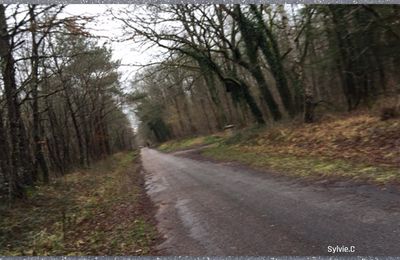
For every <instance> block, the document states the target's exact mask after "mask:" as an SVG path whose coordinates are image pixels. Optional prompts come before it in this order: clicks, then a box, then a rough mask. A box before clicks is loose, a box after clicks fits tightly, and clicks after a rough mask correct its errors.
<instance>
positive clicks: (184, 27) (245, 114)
mask: <svg viewBox="0 0 400 260" xmlns="http://www.w3.org/2000/svg"><path fill="white" fill-rule="evenodd" d="M114 19H117V20H119V21H121V22H122V23H123V25H124V30H125V36H126V40H129V41H135V42H139V43H143V44H144V45H145V46H149V47H151V46H157V47H158V48H161V49H162V50H164V51H165V53H164V55H163V56H162V57H163V58H162V59H161V60H160V61H159V62H154V63H153V64H151V65H148V66H145V67H144V68H143V69H142V70H141V71H140V73H138V74H137V75H136V80H135V81H133V87H134V88H135V91H134V93H133V94H132V95H131V96H130V100H131V102H133V104H134V105H135V109H136V113H137V115H138V117H139V119H140V122H141V124H140V128H139V134H140V135H142V136H143V138H144V139H146V140H152V141H154V142H162V141H165V140H168V139H171V138H180V137H184V136H188V135H193V134H206V133H212V132H215V131H219V130H222V129H223V128H224V127H225V126H226V125H229V124H234V125H237V126H239V127H243V126H249V125H253V124H258V125H268V124H272V123H274V122H277V121H281V120H294V119H296V118H299V117H300V118H302V120H303V121H304V122H306V123H312V122H314V121H315V120H316V116H315V110H316V108H317V107H318V106H324V108H325V109H328V110H335V111H343V112H345V111H353V110H355V109H358V108H359V107H363V106H371V105H372V104H373V103H374V102H375V101H376V100H378V98H379V97H381V96H395V95H398V93H399V79H400V78H399V75H398V73H397V70H398V69H399V65H400V59H399V58H400V52H399V47H398V46H399V43H400V41H399V40H400V39H399V36H400V12H399V6H397V5H223V4H215V5H201V4H186V5H147V6H141V7H138V6H134V7H132V8H130V9H129V8H128V9H127V10H126V11H122V12H120V13H118V14H114Z"/></svg>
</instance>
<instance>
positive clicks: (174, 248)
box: [141, 148, 400, 256]
mask: <svg viewBox="0 0 400 260" xmlns="http://www.w3.org/2000/svg"><path fill="white" fill-rule="evenodd" d="M141 153H142V161H143V167H144V170H145V174H146V184H147V190H148V193H149V195H150V197H151V199H152V200H153V201H154V203H155V204H156V206H157V207H158V211H157V216H156V217H157V220H158V222H159V223H158V228H159V230H160V232H161V234H162V235H163V236H164V238H165V240H164V242H163V243H162V244H161V245H160V246H159V250H160V254H163V255H166V254H167V255H214V256H215V255H247V256H249V255H253V256H254V255H349V256H350V255H392V256H393V255H400V195H399V193H398V192H396V191H381V190H379V189H378V188H374V187H372V186H368V185H361V186H360V185H358V186H355V185H353V186H349V183H345V182H344V183H338V184H337V185H330V186H324V185H318V184H304V183H300V182H299V181H295V180H288V179H283V178H277V177H272V175H269V174H268V173H267V172H257V171H254V170H251V169H248V168H246V167H239V166H232V165H227V164H226V163H214V162H207V161H204V160H203V161H202V160H193V159H189V158H184V157H182V156H176V155H173V154H164V153H161V152H158V151H156V150H152V149H148V148H144V149H142V152H141ZM344 247H347V248H348V250H349V251H355V252H354V253H351V252H348V253H333V250H334V249H336V251H338V249H342V250H343V248H344ZM353 249H354V250H353Z"/></svg>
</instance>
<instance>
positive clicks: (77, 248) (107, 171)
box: [0, 152, 157, 256]
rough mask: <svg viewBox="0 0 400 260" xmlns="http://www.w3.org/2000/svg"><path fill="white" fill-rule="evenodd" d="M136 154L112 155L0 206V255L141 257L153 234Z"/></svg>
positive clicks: (147, 252) (150, 243)
mask: <svg viewBox="0 0 400 260" xmlns="http://www.w3.org/2000/svg"><path fill="white" fill-rule="evenodd" d="M137 156H138V152H131V153H118V154H115V155H113V156H111V157H109V158H107V159H105V160H103V161H100V162H98V163H96V164H94V165H93V166H92V167H91V168H90V169H87V170H82V171H77V172H74V173H71V174H68V175H66V176H64V177H62V178H59V179H56V180H55V181H53V182H52V183H51V184H50V185H43V186H38V187H36V188H35V189H32V190H30V191H29V197H28V199H27V201H18V202H15V203H14V204H13V207H12V208H7V207H1V209H0V210H1V212H0V214H1V216H2V217H1V218H0V230H1V232H0V255H9V256H12V255H146V254H149V253H150V252H151V246H152V245H153V243H154V241H155V238H156V236H157V232H156V229H155V227H154V225H153V223H152V222H151V221H150V218H149V216H147V215H146V214H145V213H144V212H143V210H142V208H143V205H142V204H141V203H143V201H141V199H142V198H143V194H144V192H145V191H144V189H143V187H142V186H141V182H142V180H141V178H142V177H141V176H140V172H139V162H138V160H137Z"/></svg>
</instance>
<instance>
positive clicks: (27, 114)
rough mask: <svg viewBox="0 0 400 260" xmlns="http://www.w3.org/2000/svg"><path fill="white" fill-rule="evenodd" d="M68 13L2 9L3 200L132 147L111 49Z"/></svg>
mask: <svg viewBox="0 0 400 260" xmlns="http://www.w3.org/2000/svg"><path fill="white" fill-rule="evenodd" d="M64 8H65V6H62V5H46V6H42V5H34V4H31V5H3V4H0V69H1V76H0V191H1V192H0V195H2V196H3V198H4V197H5V196H8V197H9V198H10V199H13V198H23V197H25V196H26V190H27V188H29V187H32V186H34V185H36V184H37V183H40V182H44V183H48V182H49V181H50V179H51V177H53V176H62V175H64V174H66V173H68V172H70V171H71V170H72V169H74V168H76V167H89V166H90V165H91V164H92V163H93V162H94V161H96V160H99V159H102V158H104V157H106V156H107V155H109V154H111V153H114V152H116V151H120V150H126V149H130V148H131V147H132V140H133V131H132V129H131V125H130V122H129V120H128V119H127V117H126V115H125V114H124V100H125V98H124V95H125V94H124V92H123V90H122V86H121V84H120V82H119V74H118V72H117V68H118V66H119V63H118V62H116V61H113V60H112V58H111V56H112V52H111V49H110V48H108V47H107V46H106V45H103V46H101V45H100V44H99V43H98V39H96V38H94V37H91V35H90V34H89V33H88V32H86V31H85V28H84V25H85V23H87V22H88V21H89V20H90V18H89V17H72V16H69V17H65V15H61V14H62V11H63V9H64Z"/></svg>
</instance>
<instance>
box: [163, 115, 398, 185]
mask: <svg viewBox="0 0 400 260" xmlns="http://www.w3.org/2000/svg"><path fill="white" fill-rule="evenodd" d="M217 136H219V138H218V139H216V140H215V139H214V140H212V139H211V140H212V141H209V142H208V144H212V145H209V146H207V147H205V148H203V149H202V154H203V155H205V156H208V157H211V158H215V159H218V160H229V161H238V162H241V163H245V164H248V165H250V166H253V167H256V168H262V169H272V170H274V171H277V172H280V173H282V174H285V175H294V176H298V177H302V178H312V179H336V180H338V179H339V180H349V179H351V180H355V181H362V182H371V183H375V184H391V183H394V184H399V183H400V149H399V146H400V120H398V119H393V120H387V121H381V120H380V119H379V117H376V116H373V115H369V114H360V115H352V116H347V117H344V116H343V117H339V118H332V119H330V120H328V121H324V122H320V123H315V124H297V125H294V124H276V125H275V126H273V127H259V128H257V127H253V128H247V129H242V130H238V131H236V133H234V134H233V135H230V136H228V135H226V134H225V135H223V134H219V135H217ZM205 140H209V138H208V137H204V136H203V137H196V138H192V139H190V138H189V139H184V140H178V141H171V142H168V143H165V144H163V145H162V148H163V149H161V150H163V151H174V150H177V149H188V148H192V147H193V145H192V144H193V143H195V146H197V147H199V146H202V145H204V144H206V142H205Z"/></svg>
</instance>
